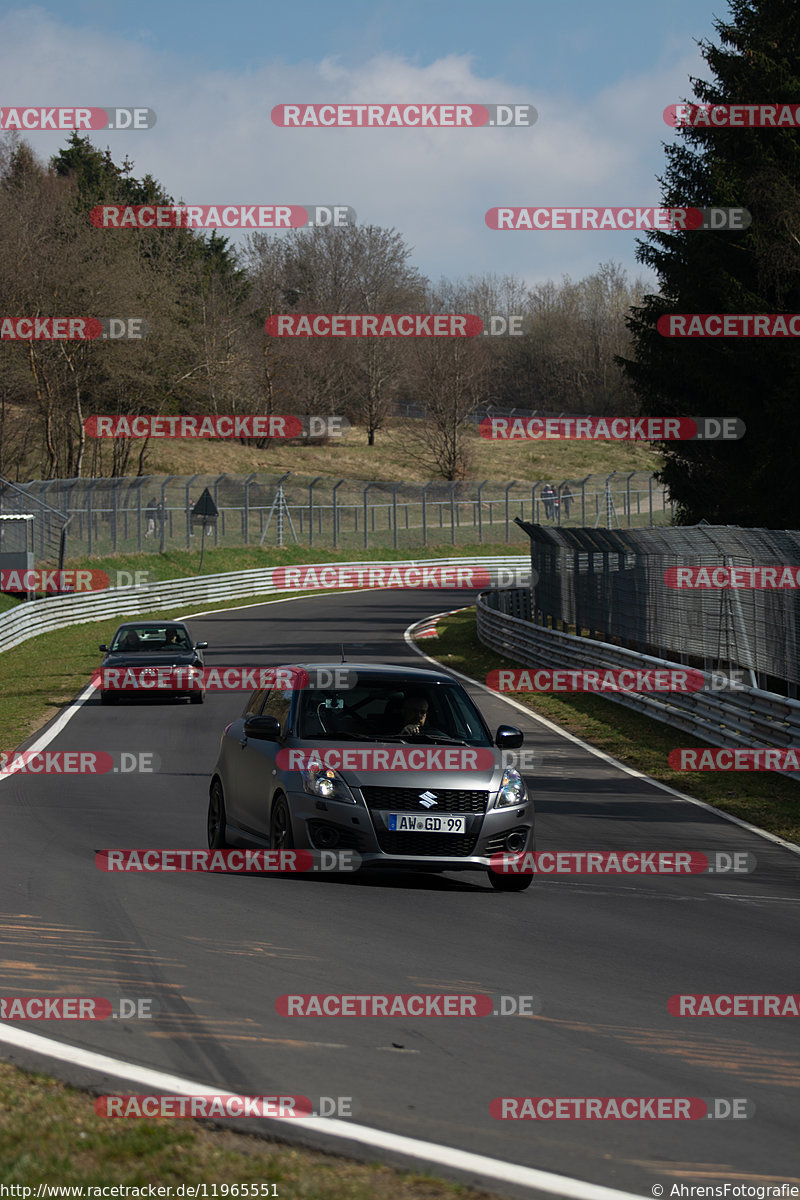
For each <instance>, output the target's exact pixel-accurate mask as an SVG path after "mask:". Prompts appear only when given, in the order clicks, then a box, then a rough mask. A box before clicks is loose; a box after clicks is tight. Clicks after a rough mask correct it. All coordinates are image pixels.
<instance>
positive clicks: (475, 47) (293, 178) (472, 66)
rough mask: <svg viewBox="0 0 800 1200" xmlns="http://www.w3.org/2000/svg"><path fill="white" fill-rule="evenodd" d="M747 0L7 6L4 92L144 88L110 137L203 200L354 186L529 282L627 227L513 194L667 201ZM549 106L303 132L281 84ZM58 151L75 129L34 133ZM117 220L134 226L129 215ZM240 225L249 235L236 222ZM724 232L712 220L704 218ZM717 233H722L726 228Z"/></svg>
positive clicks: (439, 246)
mask: <svg viewBox="0 0 800 1200" xmlns="http://www.w3.org/2000/svg"><path fill="white" fill-rule="evenodd" d="M728 15H729V11H728V5H727V3H726V0H669V2H668V3H661V2H660V0H635V2H634V0H606V2H605V3H603V4H598V3H597V0H552V2H550V3H545V2H544V0H495V3H485V2H481V3H475V2H474V0H460V2H459V3H453V2H451V0H401V2H399V3H395V4H389V3H386V2H385V0H370V2H367V0H302V2H301V3H295V4H290V3H275V2H274V0H224V2H222V0H217V2H215V3H213V4H210V3H206V2H205V0H193V2H192V3H189V2H188V0H159V2H158V3H156V2H154V0H136V2H135V3H128V4H114V3H111V2H110V0H68V2H60V0H59V2H57V3H50V4H40V5H35V6H14V5H6V4H3V5H2V6H0V105H2V106H36V107H39V106H47V105H49V106H54V105H58V106H64V107H66V106H74V105H75V106H77V105H85V106H100V107H108V106H117V105H119V106H140V107H148V108H151V109H153V110H155V112H156V114H157V122H156V125H155V126H154V128H152V129H149V130H130V131H118V130H115V131H107V130H101V131H96V132H94V133H92V134H91V138H92V141H93V142H94V143H95V145H97V146H98V147H99V148H101V149H105V147H106V146H108V147H110V149H111V152H112V155H113V156H114V158H115V161H117V162H121V161H122V159H123V158H124V157H125V155H126V154H127V155H128V156H129V158H130V159H132V160H133V162H134V174H135V175H136V176H143V175H145V174H148V173H149V174H151V175H153V176H154V177H155V178H156V179H157V180H158V181H159V182H160V183H161V184H162V185H163V187H164V188H165V189H166V191H167V192H168V193H170V194H171V195H172V196H174V197H175V198H176V199H180V200H183V201H185V202H186V203H190V204H219V205H223V204H224V205H228V204H231V205H238V204H247V205H252V204H308V203H312V204H342V205H349V206H351V207H352V208H353V209H355V212H356V215H357V220H358V222H359V223H360V224H373V225H380V226H384V227H387V228H394V229H397V230H398V231H399V232H400V233H401V234H402V235H403V237H404V238H405V240H406V242H407V243H408V245H409V246H410V247H411V250H412V255H411V262H412V264H413V265H414V266H415V267H417V269H418V270H420V271H421V272H422V273H423V274H424V275H426V276H428V278H430V279H432V280H433V281H436V280H438V279H439V278H440V277H442V276H446V277H448V278H449V279H451V280H456V279H464V278H466V277H468V276H480V275H484V274H487V273H493V274H495V275H498V276H504V275H515V276H517V277H518V278H520V279H522V280H524V281H525V282H526V283H527V284H529V285H531V284H536V283H540V282H543V281H545V280H547V279H555V280H558V279H561V278H562V277H563V276H565V275H569V276H571V277H572V278H573V279H578V278H582V277H584V276H585V275H588V274H590V273H591V272H593V271H595V270H596V269H597V267H598V266H599V264H600V263H602V262H608V261H610V260H613V261H615V262H618V263H620V264H622V266H623V267H625V268H626V269H627V270H628V272H629V273H630V274H631V275H643V276H645V278H647V279H648V280H649V281H652V277H650V276H647V275H646V273H645V272H644V270H643V268H642V267H641V266H640V265H639V264H637V262H636V258H635V251H636V238H637V235H636V234H635V233H633V232H627V231H615V232H609V231H596V232H593V231H585V232H569V231H562V232H557V231H524V230H519V231H516V230H509V231H496V230H491V229H488V228H487V227H486V224H485V222H484V214H485V212H486V211H487V210H488V209H489V208H492V207H495V206H499V205H537V206H538V205H542V206H560V205H564V206H584V205H591V206H594V205H609V206H617V207H619V206H633V205H655V204H658V203H659V200H660V190H659V185H658V182H657V176H658V175H659V174H661V173H663V170H664V165H665V160H664V152H663V144H664V143H665V142H670V141H671V140H672V139H673V138H674V136H675V134H674V132H673V131H672V130H671V129H670V128H669V127H668V126H667V125H666V124H665V122H664V120H663V117H662V112H663V110H664V108H665V107H666V106H667V105H668V104H672V103H676V102H679V101H681V100H686V99H691V98H692V96H693V91H692V87H691V83H690V77H691V76H695V77H700V78H703V79H707V78H708V75H709V73H708V68H707V67H706V65H705V63H704V61H703V60H702V57H701V55H700V51H699V48H698V45H697V42H698V40H701V39H711V40H715V33H714V28H713V20H714V18H718V19H723V20H724V19H726V18H727V17H728ZM367 101H369V102H373V103H379V102H383V103H403V102H405V103H422V102H425V103H454V102H461V103H469V102H472V103H483V104H487V103H510V104H530V105H533V106H534V108H535V109H536V110H537V113H538V119H537V121H536V123H535V124H534V125H533V126H532V127H530V128H512V129H497V128H493V129H490V128H476V129H321V130H316V129H309V128H304V129H284V128H278V127H276V126H275V125H273V123H272V121H271V117H270V113H271V110H272V108H273V106H274V105H276V104H282V103H323V102H331V103H346V102H367ZM25 137H26V140H27V141H28V142H29V143H30V144H31V145H32V146H33V148H34V149H35V150H36V152H37V153H38V154H39V155H40V156H41V157H43V158H49V157H50V156H51V155H52V154H54V153H56V152H57V150H58V149H59V148H60V147H61V146H62V145H63V144H64V142H65V141H66V139H67V137H68V134H65V133H59V132H46V131H32V132H30V133H28V134H26V135H25ZM114 236H119V234H116V235H114ZM230 236H231V237H232V240H233V241H234V242H238V241H240V240H241V238H242V237H243V235H242V234H238V233H237V234H232V235H230ZM701 236H703V235H701ZM706 236H708V235H706Z"/></svg>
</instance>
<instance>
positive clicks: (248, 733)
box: [244, 717, 281, 742]
mask: <svg viewBox="0 0 800 1200" xmlns="http://www.w3.org/2000/svg"><path fill="white" fill-rule="evenodd" d="M244 736H245V737H249V738H255V739H256V740H257V741H261V742H277V741H278V740H279V738H280V736H281V723H280V721H279V720H278V718H277V717H246V718H245V722H244Z"/></svg>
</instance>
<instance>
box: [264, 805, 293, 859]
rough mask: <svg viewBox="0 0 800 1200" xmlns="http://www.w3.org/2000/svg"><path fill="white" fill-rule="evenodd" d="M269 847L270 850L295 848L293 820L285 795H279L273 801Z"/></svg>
mask: <svg viewBox="0 0 800 1200" xmlns="http://www.w3.org/2000/svg"><path fill="white" fill-rule="evenodd" d="M269 848H270V850H293V849H294V837H293V836H292V820H291V817H290V816H289V806H288V805H287V803H286V799H285V797H283V796H277V797H276V799H275V800H273V802H272V813H271V814H270V818H269Z"/></svg>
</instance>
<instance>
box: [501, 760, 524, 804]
mask: <svg viewBox="0 0 800 1200" xmlns="http://www.w3.org/2000/svg"><path fill="white" fill-rule="evenodd" d="M527 802H528V789H527V788H526V787H525V781H524V779H523V778H522V776H521V775H520V773H519V771H518V770H517V768H516V767H506V769H505V771H503V778H502V779H501V780H500V790H499V792H498V793H497V799H496V800H495V808H514V806H515V805H517V804H527Z"/></svg>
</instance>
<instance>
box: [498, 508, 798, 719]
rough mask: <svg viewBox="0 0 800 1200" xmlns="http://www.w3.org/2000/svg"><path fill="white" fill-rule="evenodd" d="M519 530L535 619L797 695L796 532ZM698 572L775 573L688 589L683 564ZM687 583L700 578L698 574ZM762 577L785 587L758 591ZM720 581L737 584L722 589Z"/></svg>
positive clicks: (723, 576)
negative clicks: (525, 539)
mask: <svg viewBox="0 0 800 1200" xmlns="http://www.w3.org/2000/svg"><path fill="white" fill-rule="evenodd" d="M518 524H520V525H521V527H522V529H524V531H525V532H526V533H527V534H528V535H529V537H530V539H531V562H532V567H533V569H534V570H535V571H536V572H537V573H538V582H537V584H536V586H535V588H534V589H533V591H532V604H531V619H532V620H533V621H534V622H535V623H536V624H539V625H544V626H549V627H550V628H554V629H559V628H560V629H561V630H562V631H575V632H577V633H579V634H586V635H587V636H589V637H593V638H597V639H599V640H601V641H604V642H616V643H618V644H620V645H623V646H627V647H628V648H630V649H632V650H636V651H639V652H640V653H647V654H653V655H655V656H656V657H659V658H665V659H670V660H672V661H678V662H681V663H686V664H689V665H693V666H699V667H701V668H702V669H704V670H721V671H726V672H728V674H730V672H731V671H733V670H735V671H739V672H742V673H744V674H745V678H744V679H743V680H742V682H744V683H747V684H749V685H750V686H752V687H760V688H767V689H769V690H772V691H781V692H784V693H785V694H787V695H789V696H791V697H793V698H795V697H796V696H797V685H798V684H800V647H799V646H798V638H799V637H800V621H799V620H798V618H799V617H800V607H799V605H798V593H799V592H800V582H798V581H800V532H797V531H792V530H788V531H787V530H768V529H741V528H738V527H736V526H712V525H694V526H674V527H672V528H648V529H602V528H597V529H587V528H583V529H566V528H563V527H562V528H560V529H553V528H549V529H548V528H544V527H542V526H541V525H539V524H537V523H535V522H534V523H528V522H525V521H522V522H518ZM699 567H707V568H709V576H708V579H709V580H711V578H712V574H711V573H712V572H713V571H714V568H717V567H723V568H753V567H759V568H760V567H772V568H775V570H776V573H775V574H774V575H772V576H770V575H765V574H764V573H763V572H755V573H754V574H748V573H746V572H744V573H739V575H738V580H737V576H736V575H733V574H732V573H731V572H728V571H725V572H723V573H719V572H718V573H717V574H716V575H714V576H713V578H714V580H715V581H716V582H715V583H714V584H713V585H712V586H709V584H708V583H703V584H702V586H694V585H692V586H688V581H689V576H688V575H687V574H686V572H685V569H686V568H699ZM784 567H789V568H791V570H790V571H788V572H785V571H783V570H782V568H784ZM677 568H684V574H683V581H684V582H685V583H686V584H687V586H676V584H678V583H679V582H680V577H679V576H678V575H677V574H676V570H677ZM668 572H670V574H668ZM534 578H537V576H534ZM691 578H692V580H697V576H696V575H693V576H692V577H691ZM702 578H703V577H701V580H702ZM770 578H771V579H772V580H773V581H774V583H775V584H777V583H778V582H779V581H782V586H774V585H773V584H771V583H768V582H767V583H766V586H765V581H768V580H769V579H770ZM726 580H728V581H731V580H736V581H737V585H736V586H730V583H729V584H728V585H727V586H719V584H722V583H724V581H726ZM748 580H755V581H756V586H749V585H748V582H747V581H748ZM759 581H760V582H759ZM792 581H794V582H792ZM698 582H699V581H698Z"/></svg>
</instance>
